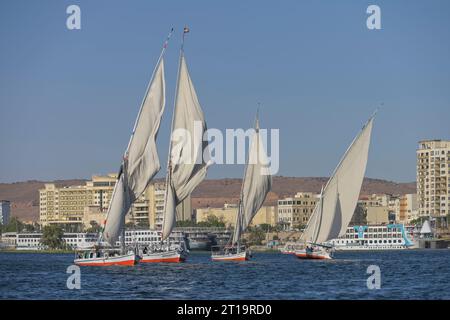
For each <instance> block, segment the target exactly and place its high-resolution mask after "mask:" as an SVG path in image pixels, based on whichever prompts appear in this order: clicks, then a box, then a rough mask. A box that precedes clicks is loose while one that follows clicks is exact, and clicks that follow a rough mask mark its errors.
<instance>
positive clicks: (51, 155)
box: [0, 0, 450, 182]
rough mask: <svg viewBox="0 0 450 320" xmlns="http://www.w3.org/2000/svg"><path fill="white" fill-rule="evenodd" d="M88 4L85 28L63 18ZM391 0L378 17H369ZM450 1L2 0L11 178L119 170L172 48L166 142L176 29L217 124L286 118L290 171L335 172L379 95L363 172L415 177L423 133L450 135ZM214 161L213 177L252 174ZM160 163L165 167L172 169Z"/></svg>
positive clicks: (284, 164)
mask: <svg viewBox="0 0 450 320" xmlns="http://www.w3.org/2000/svg"><path fill="white" fill-rule="evenodd" d="M70 4H77V5H79V6H80V8H81V20H82V22H81V23H82V29H81V30H77V31H70V30H68V29H67V28H66V18H67V16H68V15H67V14H66V8H67V6H68V5H70ZM370 4H377V5H379V6H380V7H381V13H382V30H376V31H371V30H368V29H367V27H366V18H367V16H368V15H367V14H366V8H367V7H368V5H370ZM448 12H450V2H449V1H446V0H442V1H438V0H432V1H425V0H420V1H419V0H415V1H406V0H397V1H375V0H372V1H363V0H345V1H344V0H343V1H332V0H328V1H325V0H320V1H318V0H314V1H313V0H309V1H298V0H295V1H261V0H259V1H206V0H205V1H143V0H142V1H137V0H135V1H75V0H74V1H59V0H53V1H46V0H42V1H16V0H14V1H12V0H3V1H1V3H0V120H1V125H0V147H1V154H0V182H12V181H22V180H29V179H44V180H52V179H64V178H88V177H90V176H91V175H92V174H102V173H108V172H115V171H117V169H118V166H119V164H120V159H121V155H122V153H123V151H124V149H125V147H126V144H127V142H128V139H129V134H130V131H131V129H132V126H133V124H134V120H135V117H136V114H137V111H138V109H139V104H140V102H141V100H142V95H143V93H144V90H145V87H146V85H147V82H148V80H149V77H150V75H151V71H152V70H153V67H154V64H155V63H156V59H157V57H158V54H159V51H160V49H161V44H162V42H163V40H164V38H165V36H166V34H167V32H168V30H169V29H170V28H171V27H172V26H173V27H174V28H175V31H176V33H175V35H174V37H173V39H172V41H171V43H170V46H169V50H168V52H167V55H166V79H167V92H168V96H167V109H166V114H165V117H164V120H163V123H162V127H161V130H160V135H159V139H158V146H159V152H160V158H161V162H162V163H164V162H165V160H166V157H167V149H168V148H167V145H168V136H169V125H170V116H171V111H172V107H173V91H174V88H175V77H176V68H177V58H178V50H179V44H180V38H181V37H180V33H181V30H182V28H183V26H184V25H185V24H187V25H189V27H190V29H191V32H190V33H189V35H188V38H187V42H186V47H185V51H186V57H187V62H188V64H189V67H190V72H191V77H192V79H193V81H194V83H195V86H196V89H197V93H198V95H199V98H200V102H201V104H202V106H203V109H204V112H205V115H206V118H207V122H208V126H209V127H213V128H219V129H225V128H247V127H249V126H251V125H252V124H253V118H254V114H255V111H256V106H257V102H261V104H262V110H261V124H262V126H263V127H266V128H279V129H280V139H281V144H280V148H281V150H280V151H281V154H280V164H281V168H280V175H284V176H328V175H329V174H330V173H331V172H332V171H333V169H334V167H335V166H336V164H337V163H338V161H339V159H340V157H341V155H342V154H343V152H344V151H345V149H346V148H347V146H348V144H349V143H350V142H351V141H352V139H353V137H354V136H355V135H356V134H357V132H358V131H359V129H360V128H361V126H362V124H363V123H364V122H365V121H366V120H367V118H368V117H369V116H370V114H371V113H372V112H373V111H374V109H375V108H376V107H377V106H378V105H379V104H380V103H381V102H384V107H382V109H381V110H380V112H379V114H378V117H377V119H376V122H375V127H374V131H373V143H372V148H371V152H370V158H369V164H368V169H367V176H369V177H374V178H383V179H389V180H395V181H413V180H415V150H416V147H417V141H418V140H420V139H428V138H430V139H431V138H432V139H437V138H442V139H450V90H449V89H450V40H449V39H450V19H449V18H448ZM242 171H243V168H242V166H237V165H235V166H230V165H228V166H215V167H212V168H211V170H210V173H209V177H210V178H218V177H240V176H241V175H242ZM161 173H164V170H162V172H161Z"/></svg>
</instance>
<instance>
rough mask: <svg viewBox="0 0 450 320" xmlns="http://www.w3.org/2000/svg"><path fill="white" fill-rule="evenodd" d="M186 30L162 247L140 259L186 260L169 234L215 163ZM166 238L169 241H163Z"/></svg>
mask: <svg viewBox="0 0 450 320" xmlns="http://www.w3.org/2000/svg"><path fill="white" fill-rule="evenodd" d="M188 32H189V29H188V28H187V27H185V28H184V30H183V42H182V45H181V50H180V59H179V66H178V77H177V86H176V93H175V103H174V112H173V115H172V128H171V139H170V144H169V154H168V160H167V175H166V194H165V205H164V215H163V226H162V234H161V247H160V248H158V249H157V250H153V251H151V252H147V253H144V254H143V255H142V257H141V262H144V263H145V262H149V263H150V262H183V261H185V260H186V258H187V253H188V252H187V250H186V249H185V248H182V247H180V248H177V249H172V248H171V246H170V242H169V236H170V234H171V232H172V230H173V228H174V227H175V225H176V220H177V206H178V205H180V204H181V203H182V202H183V200H184V199H186V198H187V197H188V196H189V195H190V194H191V193H192V191H193V190H194V189H195V188H196V187H197V186H198V185H199V184H200V182H202V181H203V180H204V179H205V177H206V173H207V169H208V168H209V166H210V165H211V164H212V161H211V160H210V154H209V149H208V143H207V142H205V141H203V136H204V133H205V132H206V130H207V127H206V121H205V117H204V115H203V111H202V108H201V106H200V103H199V100H198V97H197V94H196V91H195V88H194V85H193V83H192V80H191V77H190V75H189V70H188V67H187V63H186V58H185V54H184V37H185V34H186V33H188ZM180 141H181V142H180ZM163 241H167V242H168V243H167V244H166V245H163Z"/></svg>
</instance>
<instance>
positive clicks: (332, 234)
mask: <svg viewBox="0 0 450 320" xmlns="http://www.w3.org/2000/svg"><path fill="white" fill-rule="evenodd" d="M373 119H374V118H373V117H372V118H371V119H370V120H369V121H368V122H367V123H366V125H365V126H364V127H363V129H362V131H361V132H360V133H359V134H358V136H357V137H356V138H355V140H354V141H353V143H352V144H351V145H350V147H349V148H348V150H347V152H346V153H345V155H344V157H343V158H342V160H341V162H340V163H339V165H338V166H337V168H336V170H335V171H334V173H333V175H332V176H331V178H330V180H329V181H328V183H327V185H326V186H325V188H324V190H323V195H322V198H321V200H320V201H318V203H317V205H316V208H315V209H314V212H313V214H312V215H311V217H310V220H309V222H308V225H307V227H306V229H305V231H304V233H303V235H302V239H303V240H305V241H311V242H315V243H322V242H326V241H329V240H331V239H334V238H337V237H339V236H342V235H343V234H345V232H346V229H347V226H348V224H349V223H350V220H351V218H352V216H353V213H354V211H355V208H356V205H357V202H358V198H359V194H360V192H361V186H362V183H363V180H364V175H365V172H366V166H367V159H368V154H369V146H370V137H371V133H372V126H373Z"/></svg>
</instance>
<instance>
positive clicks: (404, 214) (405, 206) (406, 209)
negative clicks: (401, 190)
mask: <svg viewBox="0 0 450 320" xmlns="http://www.w3.org/2000/svg"><path fill="white" fill-rule="evenodd" d="M417 218H418V211H417V194H404V195H402V196H401V197H400V214H399V216H398V217H397V221H398V222H401V223H409V222H411V221H412V220H415V219H417Z"/></svg>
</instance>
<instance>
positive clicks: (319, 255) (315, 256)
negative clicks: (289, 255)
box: [295, 250, 332, 260]
mask: <svg viewBox="0 0 450 320" xmlns="http://www.w3.org/2000/svg"><path fill="white" fill-rule="evenodd" d="M295 256H296V257H297V258H299V259H312V260H331V259H332V257H331V255H330V253H328V252H326V251H316V252H307V251H306V250H297V251H295Z"/></svg>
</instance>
